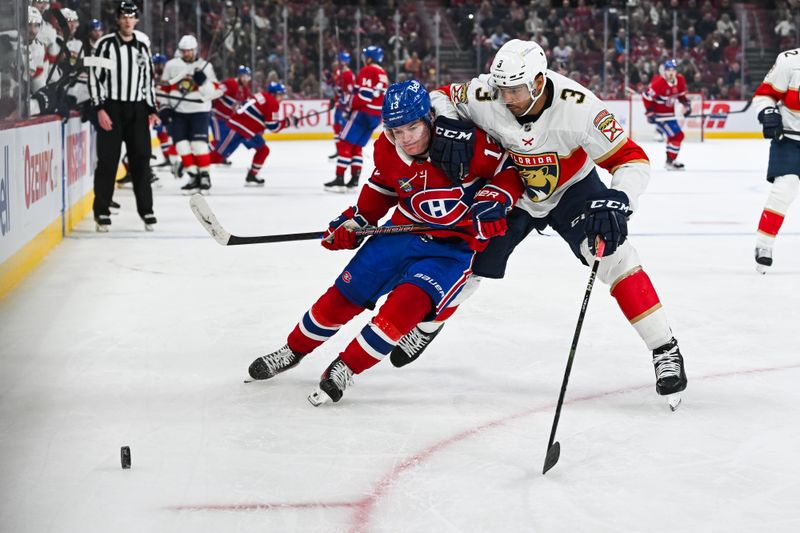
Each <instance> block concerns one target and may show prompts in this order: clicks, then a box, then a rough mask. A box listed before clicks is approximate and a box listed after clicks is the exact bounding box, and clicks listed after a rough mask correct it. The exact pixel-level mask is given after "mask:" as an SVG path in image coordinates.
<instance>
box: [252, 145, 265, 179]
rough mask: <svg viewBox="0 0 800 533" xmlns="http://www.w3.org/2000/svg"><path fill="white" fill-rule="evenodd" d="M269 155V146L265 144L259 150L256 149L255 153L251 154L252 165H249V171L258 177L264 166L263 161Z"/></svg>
mask: <svg viewBox="0 0 800 533" xmlns="http://www.w3.org/2000/svg"><path fill="white" fill-rule="evenodd" d="M268 155H269V146H267V145H266V144H265V145H264V146H262V147H260V148H256V153H255V154H253V163H252V164H251V165H250V171H251V172H252V173H253V174H255V175H256V176H258V172H259V171H260V170H261V167H262V166H264V161H266V160H267V156H268Z"/></svg>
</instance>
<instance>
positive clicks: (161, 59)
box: [153, 54, 167, 65]
mask: <svg viewBox="0 0 800 533" xmlns="http://www.w3.org/2000/svg"><path fill="white" fill-rule="evenodd" d="M166 62H167V56H165V55H164V54H153V64H154V65H160V64H162V63H166Z"/></svg>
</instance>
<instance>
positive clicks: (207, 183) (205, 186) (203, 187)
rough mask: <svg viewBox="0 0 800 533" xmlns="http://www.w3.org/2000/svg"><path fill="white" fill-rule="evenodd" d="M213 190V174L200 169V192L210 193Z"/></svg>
mask: <svg viewBox="0 0 800 533" xmlns="http://www.w3.org/2000/svg"><path fill="white" fill-rule="evenodd" d="M209 190H211V176H209V175H208V172H206V171H205V170H202V171H200V194H203V195H205V194H208V192H209Z"/></svg>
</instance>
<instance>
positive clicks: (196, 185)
mask: <svg viewBox="0 0 800 533" xmlns="http://www.w3.org/2000/svg"><path fill="white" fill-rule="evenodd" d="M188 174H189V181H187V182H186V185H184V186H183V187H181V190H182V191H183V193H184V194H194V193H196V192H198V191H199V190H200V175H199V174H192V173H191V172H189V173H188Z"/></svg>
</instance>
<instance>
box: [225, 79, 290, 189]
mask: <svg viewBox="0 0 800 533" xmlns="http://www.w3.org/2000/svg"><path fill="white" fill-rule="evenodd" d="M285 95H286V88H285V87H284V86H283V84H282V83H278V82H276V81H273V82H270V84H269V85H268V86H267V88H266V90H264V91H261V92H259V93H257V94H255V95H253V97H252V98H250V99H249V100H248V101H247V102H245V103H244V104H242V105H241V107H239V108H238V109H237V110H236V111H235V112H234V113H233V114H232V115H231V116H230V118H229V119H228V123H227V124H228V132H227V134H226V135H225V137H224V138H222V139H220V141H219V143H218V144H217V146H216V148H215V152H216V153H217V155H218V156H219V157H220V158H221V159H222V160H226V159H228V158H229V157H230V156H231V154H233V152H234V151H235V150H236V148H238V147H239V145H240V144H243V145H244V146H246V147H247V148H253V149H254V150H255V151H256V153H255V154H253V162H252V163H251V165H250V170H249V171H248V172H247V177H246V178H245V185H255V186H261V185H264V179H263V178H259V177H258V173H259V171H260V170H261V167H262V166H263V165H264V161H266V160H267V156H268V155H269V147H268V146H267V143H266V142H265V141H264V132H265V131H270V132H272V133H276V132H278V131H280V130H282V129H284V128H288V127H290V126H297V118H295V117H293V116H289V117H286V118H284V119H279V118H278V115H279V112H280V101H281V100H282V99H283V97H284V96H285Z"/></svg>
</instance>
